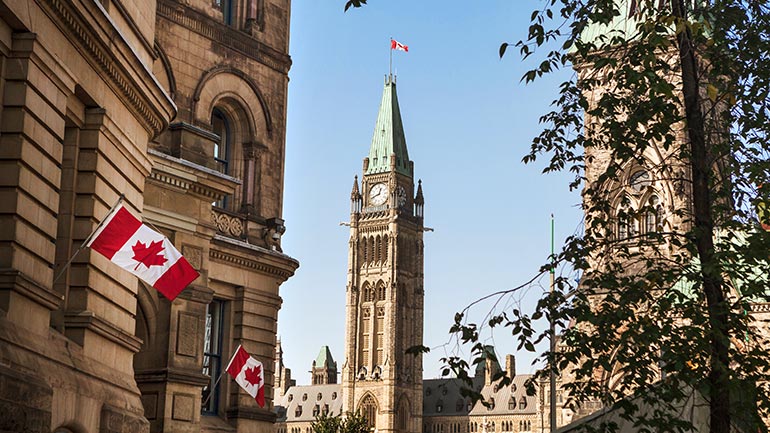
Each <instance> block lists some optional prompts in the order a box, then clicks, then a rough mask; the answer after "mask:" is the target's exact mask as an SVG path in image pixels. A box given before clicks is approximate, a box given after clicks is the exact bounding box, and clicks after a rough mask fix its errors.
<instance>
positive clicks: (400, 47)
mask: <svg viewBox="0 0 770 433" xmlns="http://www.w3.org/2000/svg"><path fill="white" fill-rule="evenodd" d="M390 49H391V50H396V51H406V52H409V46H407V45H404V44H402V43H401V42H399V41H397V40H395V39H391V40H390Z"/></svg>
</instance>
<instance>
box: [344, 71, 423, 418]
mask: <svg viewBox="0 0 770 433" xmlns="http://www.w3.org/2000/svg"><path fill="white" fill-rule="evenodd" d="M350 199H351V213H350V242H349V255H348V283H347V296H346V299H347V308H346V315H347V320H346V323H347V324H346V331H345V361H344V365H343V367H342V393H343V411H354V410H361V412H362V413H363V414H364V415H365V416H366V417H367V419H368V420H369V423H370V427H373V428H375V429H376V430H377V431H379V432H419V431H421V428H422V358H421V357H420V356H417V357H414V356H412V355H407V354H406V353H405V351H406V349H408V348H409V347H412V346H415V345H420V344H422V333H423V330H422V325H423V298H424V291H423V241H422V235H423V206H424V201H423V196H422V187H421V186H420V185H419V182H418V185H417V191H416V192H415V183H414V164H413V163H412V161H410V160H409V155H408V152H407V148H406V138H405V136H404V128H403V125H402V123H401V112H400V110H399V106H398V98H397V96H396V82H395V79H394V78H393V77H392V76H389V77H387V78H386V80H385V88H384V90H383V93H382V101H381V102H380V109H379V114H378V115H377V122H376V123H375V127H374V136H373V137H372V143H371V147H370V149H369V156H368V157H367V158H364V166H363V178H362V179H361V184H360V189H359V182H358V177H356V180H355V181H354V183H353V191H352V193H351V197H350Z"/></svg>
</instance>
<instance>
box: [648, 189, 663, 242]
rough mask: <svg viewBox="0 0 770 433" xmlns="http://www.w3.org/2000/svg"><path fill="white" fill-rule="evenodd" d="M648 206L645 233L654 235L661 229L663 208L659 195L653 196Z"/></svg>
mask: <svg viewBox="0 0 770 433" xmlns="http://www.w3.org/2000/svg"><path fill="white" fill-rule="evenodd" d="M647 206H648V207H649V209H648V210H647V213H646V214H645V215H644V231H645V233H654V232H657V231H659V230H660V229H661V216H662V215H661V213H662V212H663V207H662V206H661V205H660V199H659V198H658V196H657V195H652V196H651V197H650V198H649V200H647Z"/></svg>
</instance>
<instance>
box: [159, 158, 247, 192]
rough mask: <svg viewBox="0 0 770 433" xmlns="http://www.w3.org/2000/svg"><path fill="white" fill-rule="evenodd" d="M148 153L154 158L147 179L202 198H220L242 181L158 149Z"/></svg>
mask: <svg viewBox="0 0 770 433" xmlns="http://www.w3.org/2000/svg"><path fill="white" fill-rule="evenodd" d="M147 153H148V155H149V156H150V158H151V159H152V161H153V167H152V172H151V173H150V176H149V178H148V180H150V181H153V182H156V183H159V184H162V185H164V186H166V187H170V188H172V189H178V190H182V191H185V192H189V193H191V194H194V195H196V196H198V197H201V198H202V199H204V200H208V201H217V200H221V199H222V198H223V197H224V196H225V195H226V194H229V193H231V192H232V190H233V188H235V186H236V185H238V184H240V183H241V181H240V180H239V179H236V178H234V177H231V176H228V175H226V174H222V173H220V172H218V171H216V170H212V169H210V168H208V167H204V166H202V165H198V164H195V163H192V162H190V161H187V160H184V159H181V158H176V157H174V156H171V155H167V154H165V153H163V152H159V151H157V150H153V149H148V150H147Z"/></svg>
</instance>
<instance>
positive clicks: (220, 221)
mask: <svg viewBox="0 0 770 433" xmlns="http://www.w3.org/2000/svg"><path fill="white" fill-rule="evenodd" d="M211 220H212V221H213V222H214V224H215V225H216V226H217V231H219V232H220V233H223V234H225V235H227V236H232V237H236V238H240V237H241V236H242V235H243V221H242V220H241V219H240V218H238V217H234V216H230V215H227V214H224V213H220V212H217V211H215V210H212V211H211Z"/></svg>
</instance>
